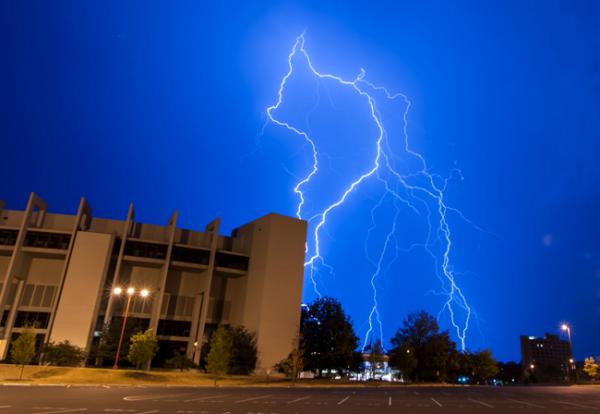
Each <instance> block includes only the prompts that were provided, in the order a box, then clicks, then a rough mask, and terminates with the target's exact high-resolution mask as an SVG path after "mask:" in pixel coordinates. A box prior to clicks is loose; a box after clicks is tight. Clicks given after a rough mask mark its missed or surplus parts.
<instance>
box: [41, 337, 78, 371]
mask: <svg viewBox="0 0 600 414" xmlns="http://www.w3.org/2000/svg"><path fill="white" fill-rule="evenodd" d="M85 357H86V354H85V351H84V350H83V349H81V348H79V347H78V346H75V345H72V344H71V343H70V342H69V341H68V340H66V341H63V342H59V343H55V342H50V343H48V344H47V345H46V346H45V347H44V349H43V357H42V360H43V362H44V363H47V364H50V365H57V366H59V367H76V366H78V365H81V363H82V362H83V361H84V360H85Z"/></svg>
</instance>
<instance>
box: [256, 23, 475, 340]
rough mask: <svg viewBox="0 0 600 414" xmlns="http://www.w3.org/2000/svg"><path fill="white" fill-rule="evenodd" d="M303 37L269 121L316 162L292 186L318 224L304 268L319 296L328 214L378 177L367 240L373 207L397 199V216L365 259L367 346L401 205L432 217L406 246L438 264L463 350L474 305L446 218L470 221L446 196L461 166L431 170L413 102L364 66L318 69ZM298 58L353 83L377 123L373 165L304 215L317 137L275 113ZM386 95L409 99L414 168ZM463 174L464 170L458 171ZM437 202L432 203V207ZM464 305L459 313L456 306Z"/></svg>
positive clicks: (300, 208) (300, 211) (300, 207)
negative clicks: (444, 173)
mask: <svg viewBox="0 0 600 414" xmlns="http://www.w3.org/2000/svg"><path fill="white" fill-rule="evenodd" d="M304 46H305V37H304V33H302V34H301V35H300V36H298V37H297V38H296V41H295V43H294V46H293V47H292V50H291V51H290V53H289V55H288V71H287V73H286V74H285V76H284V77H283V78H282V79H281V82H280V84H279V89H278V92H277V101H276V102H275V103H274V104H273V105H271V106H269V107H268V108H267V110H266V113H267V117H268V119H267V122H269V121H270V122H272V123H273V124H275V125H279V126H281V127H283V128H285V129H287V130H288V131H290V132H292V133H293V134H295V135H297V136H299V137H300V138H301V139H303V140H304V142H305V143H306V144H308V147H309V148H310V151H311V159H312V165H311V168H310V171H309V172H308V174H307V175H306V176H304V178H301V179H299V181H298V182H297V184H296V185H295V187H294V192H295V194H296V195H297V196H298V200H299V201H298V204H297V207H296V216H297V217H298V218H300V219H306V220H307V221H308V222H309V224H311V225H312V226H314V228H313V231H312V234H311V236H310V237H309V238H308V240H307V243H306V259H305V263H304V266H305V269H306V271H307V274H308V277H309V279H310V281H311V283H312V285H313V288H314V291H315V293H316V295H317V296H318V297H321V296H322V294H321V292H320V290H319V288H318V283H317V280H316V276H315V275H316V274H317V272H318V267H319V266H321V267H325V268H327V269H329V271H330V272H332V268H331V266H329V265H328V264H327V263H326V262H325V260H324V258H323V256H322V254H321V240H320V238H321V235H322V232H323V231H324V229H325V226H326V223H327V219H328V218H329V217H330V216H331V215H332V214H333V213H334V212H335V211H336V210H337V209H339V208H340V207H342V206H343V205H344V203H345V202H346V200H347V199H348V198H349V197H351V196H352V194H353V193H355V192H357V191H358V189H359V188H360V186H361V185H362V184H363V183H364V182H366V181H367V180H371V179H376V180H377V181H378V182H380V183H382V185H383V188H384V193H383V195H382V197H381V198H380V200H379V201H378V202H377V203H376V204H375V206H374V207H373V208H372V210H371V218H372V226H371V228H369V230H368V234H367V240H368V237H369V235H370V233H371V232H372V231H373V230H374V229H375V227H376V220H375V213H376V210H377V209H378V208H379V207H380V206H381V205H382V204H383V203H384V202H385V201H386V200H387V199H391V200H393V203H392V205H393V207H394V209H395V213H394V216H393V219H392V220H391V222H390V223H389V228H388V230H387V233H386V237H385V241H384V243H383V246H382V247H381V249H380V251H379V255H378V257H377V258H375V259H373V258H370V256H369V254H368V251H367V249H366V244H365V251H366V255H367V259H368V260H369V262H370V263H371V264H372V265H373V267H374V271H373V273H372V274H371V277H370V285H371V289H372V292H373V306H372V307H371V311H370V313H369V316H368V323H369V329H368V330H367V332H366V334H365V338H364V343H363V349H364V347H365V346H366V345H367V344H368V343H369V337H371V339H372V335H373V331H374V324H375V323H376V324H377V327H378V329H377V330H378V333H379V336H380V339H381V340H382V343H383V324H382V321H381V317H380V314H379V309H378V306H379V304H378V291H377V281H378V280H379V279H380V278H381V277H382V276H383V275H384V274H385V273H386V272H387V269H389V267H390V266H391V264H392V263H393V262H394V261H395V260H396V258H397V257H398V254H399V252H400V249H399V247H398V241H397V239H396V237H395V234H396V230H397V228H398V223H397V221H398V218H399V217H400V211H401V210H400V209H401V207H402V206H405V207H407V208H409V209H410V210H412V211H413V212H414V213H415V214H417V215H419V216H423V215H425V216H426V217H427V223H428V233H427V237H426V240H424V241H423V242H420V243H414V244H413V245H411V246H410V247H409V248H408V249H403V250H402V251H404V252H409V251H412V250H413V249H415V248H422V249H424V250H425V251H426V252H427V253H428V254H429V255H430V256H431V257H432V259H433V260H434V263H435V266H436V275H437V277H438V278H439V279H440V281H441V284H442V291H441V292H439V293H438V294H441V295H444V297H445V300H444V304H443V307H442V309H441V310H440V314H439V315H441V314H442V313H443V312H445V311H447V312H448V315H449V317H450V323H451V324H452V327H453V329H454V331H455V333H456V336H457V337H458V339H459V341H460V345H461V347H462V349H463V350H464V349H465V348H466V344H465V341H466V337H467V332H468V329H469V323H470V320H471V314H472V310H471V307H470V305H469V303H468V301H467V299H466V297H465V295H464V293H463V291H462V290H461V288H460V287H459V285H458V283H457V281H456V277H455V276H456V275H455V272H454V270H453V268H452V265H451V261H450V256H451V252H452V247H453V244H452V232H451V228H450V225H449V223H448V215H449V214H450V213H453V214H456V215H457V217H458V218H459V219H462V220H465V221H467V222H468V223H470V224H472V223H471V222H470V221H468V220H467V219H466V218H465V216H464V215H463V214H462V213H461V212H460V211H459V210H457V209H455V208H452V207H449V206H448V205H447V204H446V200H445V190H446V187H447V185H448V182H449V180H450V179H451V178H452V176H453V174H454V173H455V172H457V173H458V174H459V175H460V171H459V170H455V171H453V172H452V174H451V175H450V177H446V178H445V177H441V176H439V175H437V174H433V173H431V172H430V170H429V168H428V166H427V162H426V160H425V158H424V157H423V156H422V155H421V154H419V153H418V152H416V151H414V150H412V149H411V148H410V146H409V138H408V113H409V110H410V107H411V102H410V100H409V99H408V97H407V96H406V95H404V94H401V93H396V94H391V93H390V92H389V91H388V89H386V88H385V87H382V86H376V85H374V84H373V83H371V82H369V81H367V80H366V79H365V76H366V72H365V70H364V69H361V70H360V72H359V73H358V75H357V76H356V77H355V78H354V79H352V80H347V79H344V78H342V77H340V76H337V75H333V74H329V73H323V72H320V71H318V70H317V69H316V68H315V67H314V65H313V63H312V60H311V58H310V55H309V54H308V52H307V51H306V49H305V47H304ZM295 58H301V59H303V61H304V63H305V64H306V66H307V67H308V69H309V70H310V72H311V73H312V75H314V76H315V77H316V78H317V79H319V80H329V81H333V82H335V83H337V84H338V85H340V86H342V87H345V88H351V89H352V90H353V91H354V92H355V93H356V94H357V95H358V96H359V97H360V98H362V99H364V100H365V101H366V102H367V104H368V108H369V116H370V118H371V119H372V121H373V123H374V125H375V126H376V129H377V136H376V138H375V141H374V146H375V150H376V151H375V157H374V158H373V160H372V162H371V164H370V166H369V167H368V168H367V169H366V170H365V171H363V172H362V173H361V174H360V175H357V176H356V177H355V178H354V179H353V181H351V182H350V184H349V185H348V186H347V187H345V188H344V189H343V191H341V192H340V193H338V197H337V198H336V199H335V200H334V201H333V202H332V203H331V204H329V205H328V206H326V207H325V208H324V209H322V210H321V211H319V212H318V213H317V214H314V215H312V216H310V217H305V214H304V213H305V212H304V209H305V204H306V197H305V193H304V192H305V189H306V187H307V185H309V184H310V182H311V180H312V179H313V178H314V177H315V175H317V174H318V172H319V166H320V163H319V160H320V156H323V154H320V153H319V151H318V146H317V143H316V142H315V140H314V139H313V138H311V136H310V134H309V133H308V132H307V131H303V130H302V129H300V128H299V127H296V126H294V125H292V124H290V123H289V122H286V121H285V120H282V119H279V118H278V117H277V116H276V113H277V111H278V109H279V108H280V107H281V105H282V104H283V102H284V94H285V89H286V86H287V84H288V81H289V79H290V77H291V76H292V75H293V73H294V61H295ZM380 98H383V99H384V100H387V101H396V100H399V99H401V100H402V102H403V104H404V105H405V110H404V112H403V114H402V121H403V128H402V139H403V144H404V148H403V149H404V151H405V152H406V154H408V156H409V157H411V158H412V159H414V160H416V161H417V163H418V165H419V166H420V167H419V168H417V169H416V170H415V171H413V172H411V173H410V174H401V173H400V172H399V171H398V169H397V168H396V166H395V161H396V160H397V159H398V158H399V157H398V156H397V155H396V154H394V152H393V151H392V147H391V145H390V142H389V140H388V134H387V132H386V130H385V128H384V124H383V121H382V116H381V114H380V113H379V110H378V107H377V102H378V100H377V99H380ZM460 177H461V178H462V175H460ZM432 207H433V208H432ZM438 245H441V246H442V247H441V249H438V250H441V251H436V246H438ZM390 252H393V257H392V260H391V261H390V262H389V263H388V265H387V266H384V262H385V258H386V257H387V256H388V255H389V254H390ZM459 310H460V312H461V313H460V315H462V317H460V315H458V312H459Z"/></svg>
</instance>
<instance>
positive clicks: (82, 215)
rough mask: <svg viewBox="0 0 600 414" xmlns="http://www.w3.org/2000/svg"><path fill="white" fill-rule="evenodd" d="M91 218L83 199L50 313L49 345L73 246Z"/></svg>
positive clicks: (45, 339)
mask: <svg viewBox="0 0 600 414" xmlns="http://www.w3.org/2000/svg"><path fill="white" fill-rule="evenodd" d="M91 216H92V209H91V207H90V206H89V204H88V203H87V202H86V201H85V198H84V197H81V199H80V200H79V207H78V208H77V215H76V216H75V222H74V223H73V229H72V230H71V239H70V240H69V247H68V248H67V256H66V257H65V261H64V263H63V267H62V270H61V272H60V280H59V283H58V288H57V289H56V295H55V297H54V302H53V303H52V312H51V313H50V320H49V321H48V330H47V331H46V335H45V336H44V343H47V342H48V341H49V340H50V336H51V334H52V328H53V326H54V320H55V319H56V308H57V307H58V299H59V298H60V297H61V294H62V291H63V286H64V283H65V276H66V274H67V269H68V268H69V261H70V260H71V255H72V253H73V245H74V244H75V236H77V232H78V231H79V229H80V228H81V225H82V222H86V221H89V220H90V219H91Z"/></svg>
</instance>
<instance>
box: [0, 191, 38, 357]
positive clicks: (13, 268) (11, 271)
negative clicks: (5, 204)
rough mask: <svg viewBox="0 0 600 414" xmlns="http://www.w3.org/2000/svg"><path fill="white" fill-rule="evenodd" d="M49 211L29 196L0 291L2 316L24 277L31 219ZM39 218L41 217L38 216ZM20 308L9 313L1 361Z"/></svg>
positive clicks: (1, 340)
mask: <svg viewBox="0 0 600 414" xmlns="http://www.w3.org/2000/svg"><path fill="white" fill-rule="evenodd" d="M47 209H48V206H47V204H46V203H45V202H44V200H42V199H41V198H40V197H39V196H38V195H37V194H35V193H31V194H30V195H29V200H28V201H27V207H26V209H25V213H24V214H23V219H22V220H21V225H20V226H19V233H18V235H17V240H16V242H15V245H14V248H13V252H12V255H11V257H10V261H9V263H8V268H7V269H6V274H5V275H4V277H3V279H2V280H3V282H4V283H3V285H2V290H0V312H1V313H0V314H2V313H4V308H5V307H6V302H7V300H8V294H9V292H10V289H11V286H12V284H13V281H14V280H15V279H18V280H22V279H23V277H22V276H20V275H19V274H18V273H19V271H20V270H21V265H22V260H23V257H22V251H21V249H22V247H23V243H24V241H25V236H26V234H27V229H28V227H29V226H30V219H31V216H32V214H33V213H34V212H35V211H36V210H37V211H46V210H47ZM38 217H39V216H38ZM17 308H18V307H14V306H13V307H12V308H11V310H10V311H9V314H8V318H7V321H6V325H5V326H4V329H3V330H2V334H1V335H0V360H3V359H6V353H7V351H8V341H10V337H11V334H12V330H13V325H12V323H9V321H14V318H15V316H16V312H17Z"/></svg>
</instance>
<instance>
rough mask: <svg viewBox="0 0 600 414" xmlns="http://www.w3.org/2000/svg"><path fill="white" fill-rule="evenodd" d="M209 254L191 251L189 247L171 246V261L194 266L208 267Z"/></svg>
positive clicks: (206, 251)
mask: <svg viewBox="0 0 600 414" xmlns="http://www.w3.org/2000/svg"><path fill="white" fill-rule="evenodd" d="M209 256H210V252H209V251H208V250H204V249H192V248H189V247H182V246H173V251H172V253H171V260H173V261H176V262H186V263H194V264H202V265H208V258H209Z"/></svg>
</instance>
